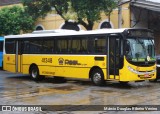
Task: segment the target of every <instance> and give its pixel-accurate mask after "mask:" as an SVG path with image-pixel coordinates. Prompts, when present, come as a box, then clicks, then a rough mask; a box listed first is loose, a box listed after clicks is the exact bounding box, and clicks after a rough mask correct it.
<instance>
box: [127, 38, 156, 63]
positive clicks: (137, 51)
mask: <svg viewBox="0 0 160 114" xmlns="http://www.w3.org/2000/svg"><path fill="white" fill-rule="evenodd" d="M125 45H126V46H125V47H126V48H125V53H126V58H127V60H128V61H130V62H155V60H156V59H155V51H154V40H153V39H144V38H138V37H137V38H128V39H127V40H126V43H125Z"/></svg>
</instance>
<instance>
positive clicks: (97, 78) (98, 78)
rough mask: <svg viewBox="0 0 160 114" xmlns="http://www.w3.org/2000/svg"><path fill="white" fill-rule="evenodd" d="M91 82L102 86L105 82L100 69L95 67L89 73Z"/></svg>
mask: <svg viewBox="0 0 160 114" xmlns="http://www.w3.org/2000/svg"><path fill="white" fill-rule="evenodd" d="M91 80H92V83H93V84H94V85H96V86H103V85H104V84H105V81H104V74H103V72H102V70H101V69H95V70H93V71H92V73H91Z"/></svg>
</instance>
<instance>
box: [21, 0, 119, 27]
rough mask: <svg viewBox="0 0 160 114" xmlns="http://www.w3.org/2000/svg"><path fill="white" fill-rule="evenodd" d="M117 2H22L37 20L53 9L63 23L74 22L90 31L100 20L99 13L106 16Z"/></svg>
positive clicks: (105, 0) (111, 0)
mask: <svg viewBox="0 0 160 114" xmlns="http://www.w3.org/2000/svg"><path fill="white" fill-rule="evenodd" d="M116 1H117V0H22V2H23V5H24V6H25V8H26V11H27V12H28V13H29V14H30V15H32V16H33V18H35V19H37V18H39V17H45V16H46V15H47V13H51V12H52V11H53V9H55V11H56V13H57V14H59V15H60V16H61V17H62V18H63V19H64V20H65V22H67V21H69V20H74V21H75V23H76V24H81V25H83V26H84V27H85V28H86V29H87V30H92V28H93V25H94V23H95V22H97V21H99V20H100V19H101V13H102V12H104V13H105V14H106V15H107V16H108V15H110V13H111V12H112V10H113V9H114V8H115V7H116Z"/></svg>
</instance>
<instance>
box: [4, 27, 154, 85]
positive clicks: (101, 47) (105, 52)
mask: <svg viewBox="0 0 160 114" xmlns="http://www.w3.org/2000/svg"><path fill="white" fill-rule="evenodd" d="M4 70H7V71H10V72H18V73H23V74H30V76H31V77H32V78H33V79H34V80H42V79H43V78H44V77H46V76H53V77H55V78H60V79H61V78H67V77H69V78H80V79H91V81H92V82H93V83H94V84H95V85H98V86H100V85H103V84H104V82H105V81H107V80H116V81H119V82H124V83H127V82H129V81H143V80H154V79H156V59H155V47H154V37H153V32H152V31H151V30H148V29H131V28H128V29H100V30H93V31H72V30H68V31H67V30H62V31H61V30H58V31H37V32H34V33H30V34H22V35H10V36H5V41H4Z"/></svg>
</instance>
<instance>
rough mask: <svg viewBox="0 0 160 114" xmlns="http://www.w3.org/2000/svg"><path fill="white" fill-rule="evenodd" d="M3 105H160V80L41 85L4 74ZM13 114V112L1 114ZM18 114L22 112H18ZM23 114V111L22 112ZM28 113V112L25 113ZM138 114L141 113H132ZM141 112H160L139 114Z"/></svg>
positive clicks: (70, 81) (63, 113) (70, 113)
mask: <svg viewBox="0 0 160 114" xmlns="http://www.w3.org/2000/svg"><path fill="white" fill-rule="evenodd" d="M0 105H133V106H135V105H160V81H158V82H156V83H151V82H149V81H144V82H137V83H135V82H129V84H127V85H123V84H120V83H119V82H113V81H110V82H107V83H106V85H105V86H103V87H97V86H94V85H92V83H91V82H90V81H85V80H83V81H82V80H74V79H67V81H66V82H63V83H62V82H55V81H54V79H53V78H47V79H45V80H43V81H41V82H34V81H32V80H31V79H30V78H29V76H27V75H22V74H14V73H9V72H6V71H2V70H1V71H0ZM128 112H130V111H103V110H102V111H84V112H82V111H76V112H75V111H61V112H60V111H57V112H56V111H54V112H53V111H52V112H49V111H46V112H29V113H33V114H39V113H40V114H48V113H49V114H52V113H53V114H82V113H83V114H111V113H113V114H114V113H118V114H122V113H125V114H128ZM1 113H2V114H3V113H11V114H12V113H13V112H0V114H1ZM14 113H15V114H17V113H18V112H14ZM19 113H22V112H19ZM23 113H28V112H23ZM130 113H132V114H137V111H132V112H130ZM138 113H151V114H155V113H157V114H158V113H160V112H158V111H149V112H148V111H139V112H138Z"/></svg>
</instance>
